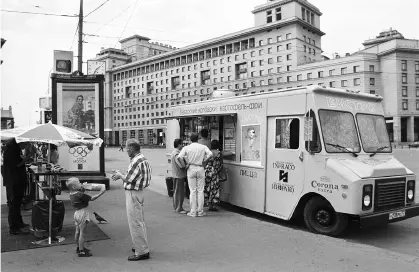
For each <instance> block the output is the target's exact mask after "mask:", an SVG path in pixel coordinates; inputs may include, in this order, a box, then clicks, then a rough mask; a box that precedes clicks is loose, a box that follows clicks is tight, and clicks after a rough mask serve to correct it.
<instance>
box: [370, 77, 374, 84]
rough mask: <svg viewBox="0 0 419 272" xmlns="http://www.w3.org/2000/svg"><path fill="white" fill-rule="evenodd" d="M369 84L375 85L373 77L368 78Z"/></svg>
mask: <svg viewBox="0 0 419 272" xmlns="http://www.w3.org/2000/svg"><path fill="white" fill-rule="evenodd" d="M370 85H375V78H373V77H372V78H370Z"/></svg>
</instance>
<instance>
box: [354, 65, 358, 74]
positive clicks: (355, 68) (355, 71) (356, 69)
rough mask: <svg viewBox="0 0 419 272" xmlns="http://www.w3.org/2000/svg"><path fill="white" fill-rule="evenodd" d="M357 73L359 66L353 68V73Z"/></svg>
mask: <svg viewBox="0 0 419 272" xmlns="http://www.w3.org/2000/svg"><path fill="white" fill-rule="evenodd" d="M358 72H359V65H357V66H354V73H358Z"/></svg>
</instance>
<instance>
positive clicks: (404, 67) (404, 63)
mask: <svg viewBox="0 0 419 272" xmlns="http://www.w3.org/2000/svg"><path fill="white" fill-rule="evenodd" d="M402 71H407V60H402Z"/></svg>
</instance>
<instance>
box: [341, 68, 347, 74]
mask: <svg viewBox="0 0 419 272" xmlns="http://www.w3.org/2000/svg"><path fill="white" fill-rule="evenodd" d="M346 70H347V69H346V67H344V68H340V74H341V75H345V74H346Z"/></svg>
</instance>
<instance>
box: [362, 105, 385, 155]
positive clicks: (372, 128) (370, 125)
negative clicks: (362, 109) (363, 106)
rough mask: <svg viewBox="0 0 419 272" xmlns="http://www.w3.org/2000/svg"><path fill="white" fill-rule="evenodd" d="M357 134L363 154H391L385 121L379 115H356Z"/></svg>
mask: <svg viewBox="0 0 419 272" xmlns="http://www.w3.org/2000/svg"><path fill="white" fill-rule="evenodd" d="M356 121H357V122H358V127H359V134H360V135H361V142H362V147H363V148H364V151H365V152H374V153H376V152H382V153H388V152H391V146H390V141H389V138H388V133H387V129H386V121H385V120H384V117H383V116H381V115H372V114H361V113H359V114H357V115H356Z"/></svg>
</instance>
